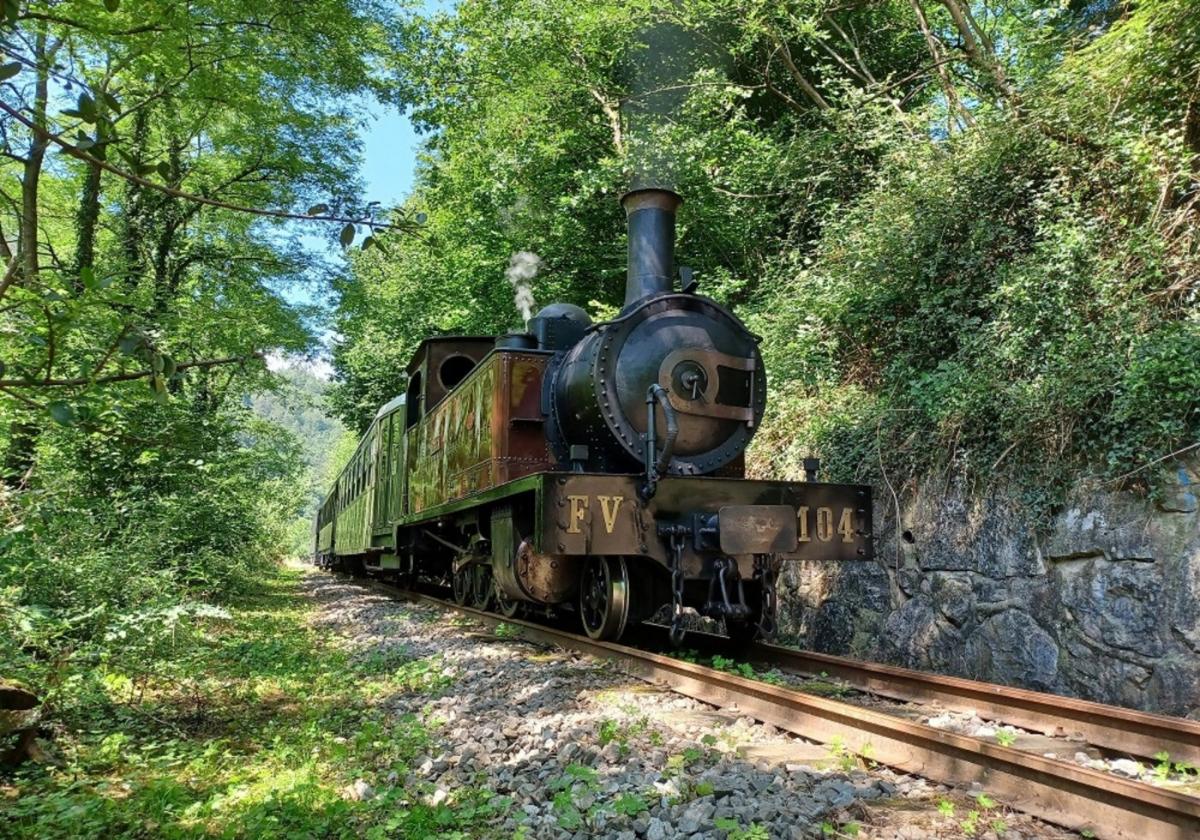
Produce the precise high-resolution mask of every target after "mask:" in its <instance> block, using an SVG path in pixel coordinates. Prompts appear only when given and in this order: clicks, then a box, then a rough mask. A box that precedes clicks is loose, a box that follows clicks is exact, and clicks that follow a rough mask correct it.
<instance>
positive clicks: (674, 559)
mask: <svg viewBox="0 0 1200 840" xmlns="http://www.w3.org/2000/svg"><path fill="white" fill-rule="evenodd" d="M683 635H684V629H683V537H682V536H680V535H676V534H672V536H671V644H672V645H675V646H676V647H678V646H679V645H681V644H682V643H683Z"/></svg>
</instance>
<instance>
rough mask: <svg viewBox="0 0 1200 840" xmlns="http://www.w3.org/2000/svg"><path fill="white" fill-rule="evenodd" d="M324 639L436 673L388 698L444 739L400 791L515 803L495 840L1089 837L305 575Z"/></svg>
mask: <svg viewBox="0 0 1200 840" xmlns="http://www.w3.org/2000/svg"><path fill="white" fill-rule="evenodd" d="M305 580H306V589H307V592H308V594H309V595H310V596H311V597H312V598H313V599H314V601H315V602H316V606H315V610H314V613H313V616H312V619H311V621H312V623H313V625H314V626H315V627H316V628H317V629H318V630H320V631H321V632H322V633H323V634H324V635H325V636H326V637H327V638H329V639H331V640H332V641H334V642H335V643H336V644H339V645H344V646H345V647H346V648H347V649H348V650H349V651H350V652H351V653H352V654H353V655H355V656H363V657H380V656H386V657H389V658H392V657H402V658H403V660H406V661H412V660H424V661H426V662H428V663H430V664H431V666H432V667H431V669H430V670H431V672H433V673H435V674H436V675H437V676H438V679H437V680H435V681H433V682H432V683H431V686H432V687H431V688H420V687H418V688H415V689H413V690H406V691H403V692H401V693H397V694H395V695H392V696H388V697H385V698H381V700H380V701H379V702H380V703H382V704H384V705H385V707H386V708H387V709H388V710H389V711H391V712H394V713H395V714H397V715H403V714H415V715H417V716H418V717H419V718H420V719H421V720H423V721H424V722H425V723H426V725H427V727H428V728H429V730H430V732H431V741H430V744H431V746H430V747H429V749H428V751H427V754H425V755H423V756H420V757H419V759H418V760H417V761H415V762H414V763H413V766H412V767H411V768H410V771H409V774H408V776H407V777H403V778H402V777H400V776H399V775H397V774H396V773H392V774H390V776H389V777H385V778H377V779H376V778H366V779H360V780H357V781H356V782H355V783H354V784H353V785H350V786H349V787H348V789H347V790H346V791H345V792H344V796H346V798H356V799H364V798H370V797H371V796H374V795H375V793H376V791H377V789H379V788H380V787H381V786H387V785H391V786H403V787H404V788H405V789H406V790H409V791H412V792H413V795H414V796H420V797H423V798H424V799H425V801H427V802H429V803H439V802H450V803H453V802H454V800H455V797H456V795H457V794H458V793H459V792H461V791H463V790H465V789H473V790H480V789H482V790H487V791H491V792H492V793H493V794H494V796H495V797H500V798H502V799H501V800H500V801H502V802H503V801H507V800H511V805H509V807H508V808H507V810H506V815H505V816H504V817H503V818H502V819H501V820H498V821H497V822H496V824H495V825H494V833H490V834H489V835H488V836H494V837H505V838H509V837H525V838H556V840H557V838H584V837H607V838H621V840H636V838H647V840H665V838H682V837H689V838H730V840H742V839H743V838H745V840H749V838H768V837H769V838H785V840H800V838H818V837H860V838H925V837H931V838H950V837H954V838H958V837H964V836H972V837H977V838H983V840H1000V838H1004V840H1024V839H1025V838H1034V837H1036V838H1043V837H1044V838H1066V837H1078V836H1079V835H1077V834H1074V833H1072V832H1067V831H1064V830H1061V829H1057V828H1055V827H1053V826H1049V825H1046V824H1044V823H1040V822H1038V821H1036V820H1033V819H1031V818H1029V817H1025V816H1023V815H1021V814H1018V813H1015V812H1013V811H1011V810H1009V809H1007V808H1005V807H1004V806H1003V803H998V802H994V801H993V800H992V799H991V798H990V797H988V796H987V792H986V791H985V790H975V791H955V790H951V789H949V788H946V787H945V786H942V785H938V784H936V783H933V782H930V781H927V780H925V779H921V778H917V777H913V776H909V775H905V774H901V773H897V772H895V771H892V770H890V769H888V768H886V767H879V766H864V765H863V764H862V763H861V762H860V760H859V759H857V758H855V757H853V756H851V755H849V754H847V753H846V752H845V751H844V750H842V749H840V748H839V746H838V745H836V744H834V745H816V744H811V743H808V742H805V741H803V740H801V739H798V738H794V737H792V736H791V735H788V734H786V733H782V732H780V731H779V730H777V729H775V728H774V727H772V726H769V725H762V724H759V723H757V722H755V721H754V720H753V719H751V718H749V717H746V716H744V715H741V714H739V713H738V711H737V710H736V709H714V708H712V707H710V706H707V705H705V704H702V703H699V702H697V701H694V700H691V699H689V698H685V697H682V696H680V695H676V694H673V693H671V692H669V691H666V690H662V689H659V688H656V687H654V686H650V685H648V684H645V683H642V682H640V681H637V680H634V679H632V678H631V677H629V676H628V675H625V674H622V673H620V672H619V671H617V670H615V669H614V668H612V667H611V666H609V665H606V664H605V663H603V662H600V661H598V660H594V659H592V658H590V657H585V656H580V655H577V654H574V653H572V652H567V651H561V650H555V649H544V648H540V647H537V646H534V645H531V644H529V643H526V642H522V641H517V640H511V639H506V638H503V636H504V633H503V629H501V630H500V631H499V632H497V631H494V630H491V629H488V628H484V627H483V626H482V625H479V624H477V623H475V622H473V621H471V620H469V619H466V618H464V617H463V616H461V615H459V614H456V613H453V612H449V611H443V610H441V609H439V608H437V607H434V606H431V605H427V604H413V603H408V602H402V601H397V600H393V599H391V598H389V597H388V596H386V595H384V594H381V593H379V592H376V591H372V590H369V589H366V588H364V587H363V586H361V585H358V584H356V583H354V582H352V581H349V580H347V579H344V578H339V577H335V576H333V575H329V574H327V573H323V572H319V571H316V570H310V571H309V572H308V574H307V575H306V578H305Z"/></svg>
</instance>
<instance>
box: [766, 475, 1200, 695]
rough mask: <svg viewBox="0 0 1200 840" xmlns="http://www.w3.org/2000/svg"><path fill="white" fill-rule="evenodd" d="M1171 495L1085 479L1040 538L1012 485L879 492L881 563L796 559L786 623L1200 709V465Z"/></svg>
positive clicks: (818, 645)
mask: <svg viewBox="0 0 1200 840" xmlns="http://www.w3.org/2000/svg"><path fill="white" fill-rule="evenodd" d="M1158 480H1159V485H1158V486H1160V487H1164V488H1165V492H1164V494H1163V498H1162V499H1161V500H1160V501H1157V502H1153V501H1150V500H1149V499H1147V498H1146V497H1145V496H1144V495H1138V494H1135V493H1132V492H1116V491H1113V490H1112V489H1110V488H1106V487H1105V486H1104V485H1102V484H1099V483H1095V482H1091V483H1088V482H1082V481H1081V482H1080V483H1079V484H1078V485H1077V486H1076V487H1075V488H1074V489H1073V490H1072V492H1071V494H1070V496H1069V502H1068V504H1067V505H1066V506H1065V507H1064V509H1063V510H1062V512H1061V513H1060V514H1059V515H1058V516H1057V517H1056V518H1055V519H1054V522H1053V524H1052V526H1051V527H1050V528H1049V529H1046V530H1045V531H1043V532H1037V530H1036V529H1035V528H1034V526H1033V524H1032V523H1031V522H1029V521H1028V518H1027V516H1025V515H1024V514H1023V513H1022V509H1021V507H1020V505H1018V504H1016V503H1014V502H1013V501H1012V500H1011V498H1010V497H1007V496H1005V495H1004V494H1003V493H1002V492H992V493H991V494H989V495H988V496H986V497H985V498H982V499H979V498H973V497H972V496H971V494H969V493H968V492H967V491H965V490H964V489H963V488H961V487H954V486H952V487H949V488H938V489H937V490H934V489H933V487H932V486H931V485H930V486H927V487H924V488H922V489H920V490H918V492H916V493H915V494H913V495H912V496H911V497H906V499H905V500H904V501H903V502H902V503H901V505H900V517H899V518H900V523H901V524H900V527H899V528H897V527H896V504H895V503H894V500H893V499H892V497H891V495H890V494H889V493H888V492H887V490H886V489H885V490H883V491H882V492H880V491H878V490H877V491H876V502H875V513H876V523H875V526H876V527H875V533H876V551H877V559H876V561H875V562H873V563H867V562H863V563H854V564H847V565H844V566H841V567H831V566H828V565H822V564H815V563H813V564H805V563H800V564H794V565H790V566H788V567H786V568H785V570H784V573H783V576H782V578H781V586H782V592H781V599H780V600H781V608H780V610H781V630H782V633H783V634H784V635H785V636H790V637H791V638H792V639H794V640H795V641H798V642H799V643H800V644H802V645H803V646H805V647H810V648H812V649H814V650H819V651H825V652H829V653H845V654H849V655H852V656H857V657H861V658H867V659H874V660H877V661H884V662H891V663H895V664H900V665H906V666H909V667H914V668H921V669H925V670H932V671H939V672H942V673H947V674H957V675H961V676H967V677H974V678H976V679H982V680H988V681H991V682H1000V683H1007V684H1010V685H1019V686H1025V687H1028V688H1033V689H1039V690H1045V691H1053V692H1057V693H1062V694H1070V695H1074V696H1078V697H1085V698H1089V699H1093V700H1100V701H1103V702H1108V703H1117V704H1121V705H1125V706H1131V707H1135V708H1140V709H1147V710H1152V711H1160V712H1165V713H1169V714H1180V715H1192V716H1194V717H1196V716H1200V513H1198V512H1197V496H1198V495H1200V460H1193V461H1190V462H1187V463H1182V462H1181V463H1175V464H1172V465H1171V466H1170V468H1169V469H1168V470H1165V471H1162V472H1161V474H1160V475H1159V476H1158Z"/></svg>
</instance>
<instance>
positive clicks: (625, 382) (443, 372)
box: [315, 189, 872, 643]
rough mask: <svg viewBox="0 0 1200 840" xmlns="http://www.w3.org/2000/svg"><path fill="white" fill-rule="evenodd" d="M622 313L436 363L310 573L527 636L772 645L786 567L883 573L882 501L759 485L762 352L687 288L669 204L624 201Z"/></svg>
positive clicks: (865, 492) (422, 364)
mask: <svg viewBox="0 0 1200 840" xmlns="http://www.w3.org/2000/svg"><path fill="white" fill-rule="evenodd" d="M621 203H622V205H623V207H624V209H625V213H626V219H627V225H628V240H629V246H628V247H629V258H628V271H627V276H626V286H625V303H624V307H623V308H622V309H621V311H620V313H619V314H618V316H617V317H616V318H613V319H612V320H609V321H604V322H601V323H592V321H591V319H590V318H589V316H588V314H587V313H586V312H585V311H584V310H582V309H580V308H579V307H577V306H573V305H570V304H564V303H555V304H551V305H549V306H547V307H545V308H544V309H542V310H541V311H540V312H538V313H537V315H536V316H535V317H534V318H532V319H531V320H530V321H529V324H528V332H525V333H510V334H508V335H503V336H500V337H494V336H442V337H437V338H427V339H425V341H423V342H422V343H421V345H420V346H419V347H418V348H417V351H416V353H415V354H414V356H413V358H412V361H411V362H409V364H408V368H407V374H408V386H407V391H406V393H405V394H404V395H403V396H400V397H397V398H396V399H394V400H392V401H391V402H389V403H387V404H386V405H384V406H383V407H382V408H380V409H379V411H378V413H377V414H376V416H375V418H374V420H373V421H372V423H371V425H370V428H369V429H368V430H367V432H366V434H365V435H364V436H363V438H362V441H361V442H360V443H359V446H358V449H357V451H356V452H355V454H354V457H352V458H351V459H350V461H349V463H348V464H347V466H346V468H345V469H344V470H343V471H342V473H341V475H340V476H339V477H338V479H337V482H336V483H335V485H334V486H333V488H332V489H331V490H330V492H329V495H328V496H327V497H326V498H325V500H324V502H323V503H322V505H321V507H320V509H319V512H318V514H317V518H316V544H315V561H316V562H317V564H318V565H321V566H323V567H327V568H339V569H343V570H350V571H353V572H355V573H359V574H367V575H373V576H382V577H389V578H397V579H400V580H402V581H413V580H417V579H420V580H424V581H433V582H440V583H441V584H442V585H448V586H450V587H451V589H452V591H453V593H454V597H455V599H456V600H457V601H458V602H459V603H463V604H472V605H474V606H476V607H480V608H484V609H489V608H491V609H496V610H498V611H499V612H501V613H503V614H504V615H507V616H512V615H514V614H515V613H517V612H518V611H519V610H521V609H523V608H524V609H526V610H533V611H543V610H551V611H557V612H560V613H562V612H574V613H577V614H578V616H579V620H580V623H581V624H582V627H583V629H584V631H585V632H586V633H587V634H588V636H590V637H592V638H593V639H599V640H616V639H619V638H621V636H622V635H623V634H624V633H625V632H626V631H627V630H628V629H630V628H631V627H633V626H634V625H636V624H638V623H640V622H642V621H645V620H647V619H648V618H650V617H651V616H654V615H655V614H658V615H659V616H662V617H663V618H661V619H660V620H664V621H669V623H670V625H671V638H672V640H673V641H675V642H676V643H678V642H679V641H681V639H682V637H683V633H684V622H683V616H684V611H685V609H686V608H694V609H696V610H697V611H698V612H700V613H701V614H703V615H705V616H709V617H712V618H717V619H723V621H724V625H725V628H726V630H727V632H728V634H729V636H730V637H732V638H734V639H735V640H739V641H747V640H751V639H754V638H770V637H772V636H773V635H774V634H775V631H776V615H777V597H776V578H777V575H778V572H779V570H780V567H781V563H783V562H785V561H786V560H788V559H816V560H828V561H834V562H838V561H845V560H859V559H869V558H870V556H871V553H872V544H871V535H870V527H871V493H870V488H868V487H865V486H857V485H846V484H825V483H819V482H818V481H817V480H816V478H817V476H816V466H817V465H816V464H815V463H809V464H806V467H807V468H808V475H807V479H808V480H806V481H804V482H787V481H758V480H748V479H746V478H745V477H744V475H745V469H744V452H745V449H746V446H747V445H748V444H749V442H750V439H751V437H752V436H753V435H754V432H755V430H756V429H757V428H758V426H759V423H760V422H761V421H762V417H763V411H764V409H765V407H766V395H767V380H766V373H765V370H764V368H763V360H762V355H761V354H760V352H759V349H758V338H757V337H756V336H754V335H753V334H752V333H751V332H750V331H749V330H748V329H747V328H746V327H745V325H744V324H743V323H742V322H741V321H740V320H738V318H737V317H736V316H734V315H733V314H732V313H731V312H730V311H729V310H727V309H725V308H724V307H722V306H720V305H719V304H717V303H716V302H715V301H713V300H711V299H709V298H707V297H704V296H702V295H699V294H697V293H696V284H695V282H693V281H692V280H691V278H690V276H689V272H687V271H686V270H684V271H682V272H681V276H680V287H679V288H678V289H677V288H676V284H675V277H676V272H675V266H674V248H675V220H676V212H677V210H678V208H679V206H680V204H681V199H680V197H679V196H678V195H677V194H675V193H674V192H672V191H670V190H664V189H639V190H634V191H633V192H630V193H627V194H626V195H625V196H624V197H623V198H622V199H621Z"/></svg>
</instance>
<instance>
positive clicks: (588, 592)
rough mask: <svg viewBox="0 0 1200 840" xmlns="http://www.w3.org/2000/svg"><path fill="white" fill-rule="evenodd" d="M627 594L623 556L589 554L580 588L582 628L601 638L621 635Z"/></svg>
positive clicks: (623, 630)
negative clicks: (593, 555)
mask: <svg viewBox="0 0 1200 840" xmlns="http://www.w3.org/2000/svg"><path fill="white" fill-rule="evenodd" d="M630 597H631V593H630V587H629V568H628V567H627V566H626V565H625V558H624V557H589V558H588V561H587V566H586V567H585V568H584V571H583V580H582V581H581V586H580V589H579V615H580V618H582V619H583V629H584V632H586V633H587V634H588V636H589V637H590V638H592V639H595V640H597V641H600V642H610V641H616V640H617V639H619V638H621V635H622V634H623V633H624V632H625V625H626V623H627V622H628V621H629V602H630Z"/></svg>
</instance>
